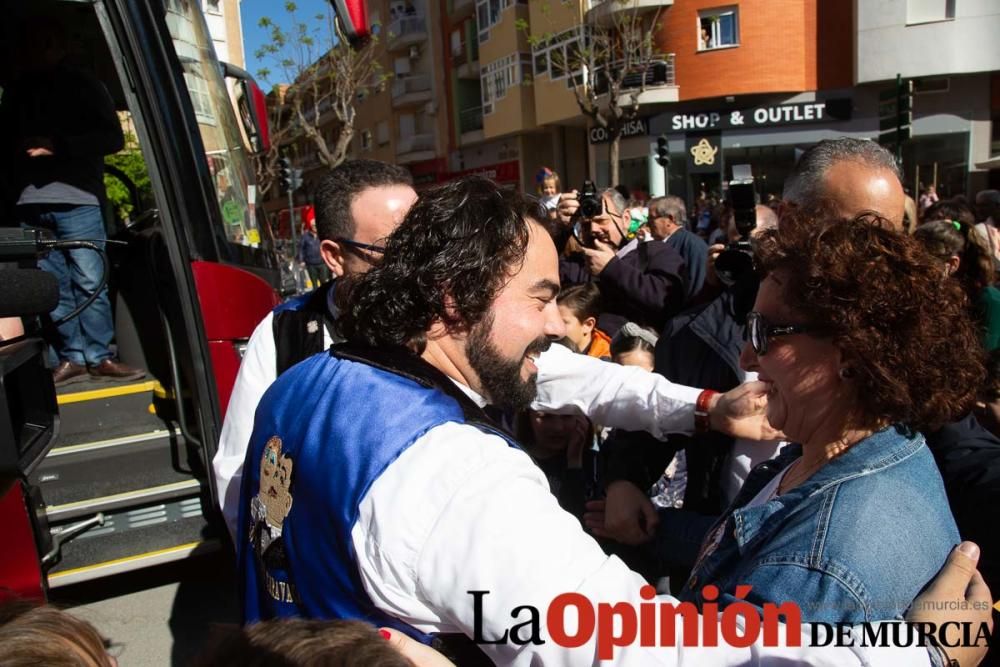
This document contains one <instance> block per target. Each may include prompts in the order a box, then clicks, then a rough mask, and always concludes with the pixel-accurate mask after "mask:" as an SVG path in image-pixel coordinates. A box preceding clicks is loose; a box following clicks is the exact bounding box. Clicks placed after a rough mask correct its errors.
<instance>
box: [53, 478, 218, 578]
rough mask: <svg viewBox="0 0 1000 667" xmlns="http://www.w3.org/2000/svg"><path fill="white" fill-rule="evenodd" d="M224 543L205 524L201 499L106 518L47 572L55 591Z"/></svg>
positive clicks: (65, 549) (75, 541) (66, 549)
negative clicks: (60, 587)
mask: <svg viewBox="0 0 1000 667" xmlns="http://www.w3.org/2000/svg"><path fill="white" fill-rule="evenodd" d="M220 544H221V541H220V540H219V539H218V536H217V535H214V534H213V533H212V531H211V529H210V528H209V527H208V525H207V524H206V522H205V519H204V517H203V516H202V512H201V504H200V501H199V500H198V498H188V499H185V500H180V501H173V502H169V503H162V504H158V505H151V506H148V507H142V508H139V509H130V510H128V511H123V512H113V513H109V514H106V515H105V521H104V525H103V526H100V527H96V528H91V529H90V530H88V531H87V532H85V533H83V534H81V535H80V536H79V537H76V538H74V539H72V540H70V541H69V542H66V543H65V544H63V546H62V558H61V559H60V561H59V563H58V564H56V565H55V567H53V568H52V569H51V570H50V571H49V573H48V581H49V586H50V587H59V586H68V585H69V584H75V583H78V582H81V581H87V580H90V579H96V578H98V577H105V576H109V575H112V574H118V573H121V572H128V571H130V570H137V569H140V568H144V567H149V566H152V565H158V564H160V563H166V562H169V561H174V560H180V559H183V558H187V557H188V556H191V555H196V554H201V553H205V552H208V551H214V550H216V549H218V548H219V546H220Z"/></svg>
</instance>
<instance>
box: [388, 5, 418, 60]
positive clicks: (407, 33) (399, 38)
mask: <svg viewBox="0 0 1000 667" xmlns="http://www.w3.org/2000/svg"><path fill="white" fill-rule="evenodd" d="M388 34H389V40H388V42H387V43H386V48H387V49H388V50H389V51H401V50H403V49H407V48H409V47H411V46H413V45H414V44H423V43H424V42H426V41H427V21H426V20H425V19H424V17H423V16H420V15H418V14H414V15H412V16H400V17H399V18H398V19H396V20H394V21H393V22H392V23H390V24H389V28H388Z"/></svg>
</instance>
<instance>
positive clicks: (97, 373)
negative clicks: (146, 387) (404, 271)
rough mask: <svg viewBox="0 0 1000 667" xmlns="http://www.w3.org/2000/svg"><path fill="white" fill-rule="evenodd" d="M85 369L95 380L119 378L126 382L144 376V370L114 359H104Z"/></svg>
mask: <svg viewBox="0 0 1000 667" xmlns="http://www.w3.org/2000/svg"><path fill="white" fill-rule="evenodd" d="M87 371H88V372H89V373H90V377H92V378H94V379H95V380H119V381H122V382H127V381H129V380H139V379H141V378H144V377H146V371H144V370H142V369H140V368H132V367H131V366H126V365H125V364H123V363H122V362H120V361H115V360H114V359H105V360H104V361H102V362H101V363H99V364H97V365H96V366H91V367H90V368H88V369H87Z"/></svg>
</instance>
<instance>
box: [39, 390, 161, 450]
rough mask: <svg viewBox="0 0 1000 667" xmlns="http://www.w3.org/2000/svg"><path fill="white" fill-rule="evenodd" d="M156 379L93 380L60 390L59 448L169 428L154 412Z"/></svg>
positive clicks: (58, 397) (58, 398) (57, 443)
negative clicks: (124, 381)
mask: <svg viewBox="0 0 1000 667" xmlns="http://www.w3.org/2000/svg"><path fill="white" fill-rule="evenodd" d="M156 391H161V392H162V388H161V387H159V383H157V382H156V381H155V380H145V381H141V382H129V383H106V382H92V381H88V382H85V383H78V384H72V385H68V386H67V387H62V388H60V389H59V392H58V395H57V400H58V402H59V435H58V440H57V441H56V443H55V444H56V446H57V447H66V446H70V445H77V444H81V443H85V442H91V441H95V440H105V439H109V438H119V437H124V436H128V435H134V434H136V433H143V432H148V431H152V430H155V429H163V428H166V426H165V423H164V422H163V420H162V419H160V418H159V417H157V415H156V413H155V412H154V411H153V409H152V406H153V395H154V392H156Z"/></svg>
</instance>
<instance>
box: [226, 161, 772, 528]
mask: <svg viewBox="0 0 1000 667" xmlns="http://www.w3.org/2000/svg"><path fill="white" fill-rule="evenodd" d="M410 183H411V182H410V180H409V175H408V174H407V172H406V171H405V170H402V169H400V168H399V167H395V166H393V165H388V164H385V163H382V162H377V161H374V160H352V161H349V162H345V163H344V164H342V165H340V166H338V167H337V168H336V169H334V170H332V171H331V172H330V173H329V174H327V175H326V176H324V177H323V180H322V181H321V183H320V185H319V188H318V192H317V206H316V221H317V233H318V235H319V238H320V241H321V245H320V247H321V251H322V254H323V258H324V261H325V262H326V263H327V266H329V268H330V270H331V271H332V273H333V274H334V276H336V277H350V276H356V275H359V274H362V273H364V272H366V271H367V270H368V269H370V268H371V267H372V265H373V262H375V261H377V259H378V256H379V250H378V249H379V248H380V247H381V244H382V243H383V242H384V239H385V238H386V237H388V236H389V235H390V234H391V233H392V231H393V230H394V229H395V228H396V227H397V225H399V223H400V222H401V221H402V219H403V216H404V215H405V214H406V212H407V211H408V210H409V208H410V206H412V204H413V202H414V201H415V200H416V198H417V194H416V192H415V191H414V190H413V187H412V186H411V185H410ZM335 283H336V279H335V280H334V283H333V284H328V285H325V286H323V287H321V288H320V289H319V290H316V291H314V292H311V293H309V294H307V295H304V296H302V297H299V298H297V299H293V300H291V301H290V302H287V303H285V304H282V305H281V306H279V307H278V308H276V309H275V310H274V312H272V313H271V314H269V315H268V316H267V317H265V318H264V319H263V320H262V321H261V323H260V324H259V325H257V328H256V329H255V330H254V332H253V335H252V336H251V337H250V341H249V343H248V344H247V349H246V352H245V353H244V356H243V361H242V363H241V364H240V370H239V374H238V375H237V377H236V383H235V385H234V386H233V393H232V396H231V397H230V399H229V407H228V409H227V411H226V415H225V421H224V422H223V425H222V432H221V434H220V438H219V448H218V450H217V451H216V454H215V458H214V459H213V462H212V463H213V468H214V471H215V480H216V487H217V489H218V497H219V499H220V503H221V509H222V514H223V517H224V519H225V522H226V526H227V527H228V528H229V531H230V535H231V536H233V537H235V534H236V518H237V513H238V498H239V493H240V481H241V479H242V470H243V461H244V459H245V458H246V451H247V445H248V444H249V441H250V431H251V429H252V427H253V416H254V411H255V410H256V409H257V404H258V403H259V402H260V398H261V396H263V394H264V391H265V390H266V389H267V388H268V387H269V386H270V385H271V383H272V382H274V380H275V378H277V377H278V375H280V374H281V372H283V371H284V370H286V369H288V368H289V367H291V366H293V365H294V364H295V363H298V362H299V361H302V360H303V359H305V358H307V357H308V356H310V355H311V354H315V353H316V352H320V351H322V350H325V349H327V348H328V347H329V346H330V345H331V344H332V343H334V342H339V341H340V340H341V339H340V338H339V336H338V335H337V332H336V327H335V326H334V323H333V319H334V314H333V311H334V310H335V308H334V304H333V298H332V297H333V286H334V284H335ZM318 311H323V312H318ZM290 320H291V322H290ZM289 324H290V325H291V326H289ZM303 329H305V331H302V330H303ZM310 330H311V331H312V333H311V334H310V333H309V331H310ZM303 340H305V341H306V342H304V343H303V342H302V341H303ZM538 368H539V376H538V389H539V393H538V399H537V400H536V402H535V404H534V405H533V406H532V407H534V408H535V409H537V410H545V411H548V412H560V411H561V412H570V411H580V412H583V413H584V414H586V415H587V416H589V417H590V418H591V419H592V420H593V421H594V422H595V423H600V424H603V425H606V426H611V427H621V428H628V429H640V430H645V431H648V432H650V433H652V434H653V435H655V436H657V437H663V436H665V435H666V434H667V433H669V432H672V431H679V432H690V431H692V430H693V429H694V407H695V400H696V399H697V398H698V396H699V394H700V393H701V391H700V390H699V389H692V388H690V387H684V386H681V385H675V384H672V383H670V382H669V381H667V380H666V379H664V378H663V377H661V376H659V375H654V374H651V373H647V372H645V371H642V370H640V369H636V368H634V367H628V368H627V367H622V366H617V365H612V364H607V363H605V362H602V361H600V360H597V359H593V358H590V357H585V356H583V355H575V354H570V353H567V352H566V351H565V350H564V349H559V350H556V349H553V350H551V351H549V352H545V353H543V354H542V355H541V357H540V358H539V359H538ZM752 390H753V388H752V387H751V388H749V389H738V390H736V391H735V392H734V393H732V394H731V395H729V396H728V397H727V400H724V401H721V402H718V401H716V400H713V401H712V402H711V404H710V405H709V406H708V407H709V408H710V412H711V415H710V418H711V421H712V426H713V428H714V429H716V430H722V431H725V432H728V433H731V434H733V435H737V436H742V437H746V438H751V439H755V440H759V439H762V438H765V437H767V436H768V435H769V433H768V432H762V431H761V429H762V428H765V429H767V425H766V422H764V421H763V420H762V418H761V416H760V414H759V410H756V409H755V405H754V400H756V399H755V394H753V391H752ZM762 407H763V404H762V403H761V404H760V405H757V406H756V408H761V409H762ZM744 412H749V413H750V414H749V415H748V418H747V419H744V420H739V419H733V418H732V416H733V415H736V416H739V415H740V414H742V413H744Z"/></svg>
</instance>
